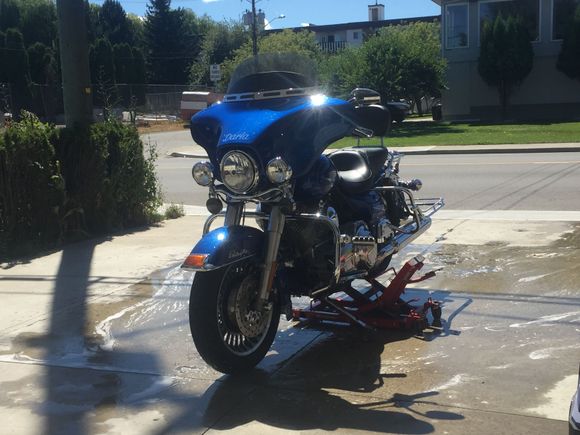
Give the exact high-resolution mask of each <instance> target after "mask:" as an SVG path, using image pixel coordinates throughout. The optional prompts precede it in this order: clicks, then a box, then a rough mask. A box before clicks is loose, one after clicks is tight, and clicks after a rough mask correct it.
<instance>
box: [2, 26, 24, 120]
mask: <svg viewBox="0 0 580 435" xmlns="http://www.w3.org/2000/svg"><path fill="white" fill-rule="evenodd" d="M4 45H5V47H6V50H4V56H3V61H4V64H3V67H2V69H3V70H4V74H5V79H6V81H7V82H8V83H10V84H11V85H12V91H13V96H12V97H13V98H12V101H13V104H14V107H13V110H14V113H15V114H16V115H18V113H19V112H20V110H22V109H23V108H25V107H27V104H28V103H29V97H30V92H29V89H28V85H29V82H30V68H29V64H28V53H27V52H26V50H25V48H24V39H23V38H22V33H20V31H18V30H17V29H8V30H7V31H6V37H5V44H4Z"/></svg>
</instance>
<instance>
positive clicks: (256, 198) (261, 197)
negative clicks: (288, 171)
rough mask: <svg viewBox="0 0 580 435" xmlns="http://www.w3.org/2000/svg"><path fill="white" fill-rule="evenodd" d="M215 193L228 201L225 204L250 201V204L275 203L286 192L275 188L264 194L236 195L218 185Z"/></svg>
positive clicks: (223, 186)
mask: <svg viewBox="0 0 580 435" xmlns="http://www.w3.org/2000/svg"><path fill="white" fill-rule="evenodd" d="M214 192H215V193H216V194H222V195H224V196H225V197H226V198H227V199H225V200H224V202H228V200H229V201H232V200H233V201H248V202H265V201H273V200H275V199H280V198H281V197H283V196H284V191H283V190H282V189H280V188H279V187H273V188H271V189H268V190H265V191H264V192H259V193H254V194H251V195H236V194H235V193H232V192H231V191H230V190H228V188H227V187H226V186H225V185H218V186H215V187H214Z"/></svg>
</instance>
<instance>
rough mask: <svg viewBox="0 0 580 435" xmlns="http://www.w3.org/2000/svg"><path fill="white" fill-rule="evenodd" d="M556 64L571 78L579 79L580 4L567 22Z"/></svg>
mask: <svg viewBox="0 0 580 435" xmlns="http://www.w3.org/2000/svg"><path fill="white" fill-rule="evenodd" d="M556 66H557V67H558V69H559V70H560V71H562V72H563V73H564V74H566V75H567V76H568V77H570V78H571V79H575V80H580V6H578V8H577V9H576V11H575V13H574V15H573V16H572V19H571V20H570V23H569V24H568V27H567V29H566V32H565V35H564V40H563V41H562V48H561V51H560V55H559V56H558V62H557V64H556Z"/></svg>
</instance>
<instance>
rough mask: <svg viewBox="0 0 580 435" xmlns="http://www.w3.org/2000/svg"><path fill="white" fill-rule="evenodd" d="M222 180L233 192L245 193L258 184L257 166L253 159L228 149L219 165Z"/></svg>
mask: <svg viewBox="0 0 580 435" xmlns="http://www.w3.org/2000/svg"><path fill="white" fill-rule="evenodd" d="M220 171H221V174H222V180H223V182H224V184H225V185H226V187H227V188H228V189H230V190H231V191H233V192H235V193H247V192H248V191H250V190H251V189H252V188H253V187H254V186H255V185H256V184H258V180H259V176H258V168H257V166H256V164H255V163H254V160H253V159H252V158H251V157H250V156H249V155H247V154H246V153H243V152H241V151H230V152H229V153H227V154H226V155H225V156H224V158H223V159H222V162H221V165H220Z"/></svg>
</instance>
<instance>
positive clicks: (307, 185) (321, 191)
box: [183, 54, 444, 373]
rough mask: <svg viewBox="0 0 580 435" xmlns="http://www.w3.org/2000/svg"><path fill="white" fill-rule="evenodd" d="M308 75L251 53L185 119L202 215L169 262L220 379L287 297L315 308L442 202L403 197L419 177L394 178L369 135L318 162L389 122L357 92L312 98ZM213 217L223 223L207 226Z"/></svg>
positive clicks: (247, 359) (261, 335) (316, 91)
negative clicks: (186, 288)
mask: <svg viewBox="0 0 580 435" xmlns="http://www.w3.org/2000/svg"><path fill="white" fill-rule="evenodd" d="M315 70H316V68H315V67H314V65H313V63H312V62H311V61H309V60H307V59H304V58H302V57H300V56H297V55H288V54H269V55H261V56H257V57H254V58H251V59H249V60H247V61H246V62H243V63H242V64H241V65H240V66H239V67H238V68H237V69H236V70H235V71H234V73H233V75H232V78H231V81H230V84H229V87H228V91H227V94H226V95H225V97H224V98H223V101H222V102H220V103H219V104H215V105H213V106H212V107H210V108H208V109H206V110H204V111H202V112H200V113H198V114H196V115H195V116H193V118H192V119H191V134H192V137H193V139H194V141H195V142H196V143H198V144H200V145H201V146H202V147H203V148H204V149H205V150H206V151H207V154H208V157H209V161H204V162H198V163H196V164H195V165H194V167H193V170H192V175H193V178H194V180H195V181H196V182H197V183H198V184H199V185H201V186H206V187H208V189H209V199H208V201H207V208H208V210H209V211H210V213H211V216H210V217H209V218H208V220H207V222H206V224H205V226H204V230H203V238H202V239H201V240H200V241H199V242H198V243H197V244H196V246H195V247H194V248H193V250H192V251H191V254H190V255H189V256H188V257H187V258H186V260H185V262H184V263H183V267H184V268H186V269H189V270H193V271H195V272H196V273H195V277H194V280H193V284H192V287H191V294H190V303H189V320H190V328H191V335H192V338H193V341H194V343H195V346H196V347H197V350H198V352H199V353H200V355H201V356H202V358H203V359H204V360H205V361H206V362H207V363H208V364H209V365H210V366H212V367H213V368H215V369H216V370H218V371H220V372H223V373H237V372H242V371H246V370H249V369H251V368H253V367H254V366H255V365H257V364H258V363H259V362H260V361H261V360H262V359H263V358H264V356H265V355H266V353H267V352H268V350H269V349H270V346H271V345H272V342H273V340H274V337H275V334H276V332H277V328H278V323H279V320H280V316H281V314H286V316H287V318H288V319H291V318H292V317H293V311H292V299H291V298H292V297H293V296H309V297H310V298H313V299H315V300H320V299H321V298H324V297H326V296H328V295H331V294H336V293H338V292H341V291H344V290H345V289H347V288H349V287H350V285H351V283H352V282H353V281H354V280H355V279H375V278H378V277H380V276H381V275H382V274H384V273H385V272H386V271H387V269H388V267H389V264H390V261H391V257H392V256H393V255H394V254H396V253H397V252H399V251H400V250H401V249H402V248H403V247H405V246H406V245H408V244H409V243H410V242H412V241H413V240H415V239H416V238H417V237H418V236H420V235H421V234H422V233H424V232H425V231H426V230H427V229H428V228H429V227H430V225H431V216H432V215H433V214H434V213H435V212H436V211H438V210H439V209H440V208H441V207H443V205H444V203H443V200H442V199H440V198H436V199H432V200H416V199H415V198H414V194H413V192H414V191H418V190H419V189H420V188H421V186H422V184H421V182H420V181H419V180H411V181H409V182H405V181H403V180H401V179H400V177H399V166H400V161H401V155H399V154H397V153H394V152H389V151H388V150H387V149H386V148H384V147H383V146H382V139H381V145H380V146H375V147H360V146H357V147H352V148H348V149H341V150H337V151H335V152H333V153H331V154H329V155H326V154H324V153H323V151H324V150H325V149H326V148H327V147H328V146H329V145H330V144H332V143H334V142H336V141H337V140H339V139H342V138H344V137H347V136H357V137H359V138H360V137H372V136H373V135H374V136H379V137H381V138H382V137H383V136H384V135H385V134H386V133H387V132H388V129H389V126H390V121H391V119H390V115H389V111H388V110H387V109H386V108H385V107H384V106H381V105H380V104H378V103H379V100H380V97H378V94H377V93H375V92H373V91H371V90H368V89H356V90H355V91H353V93H352V94H351V98H350V99H349V100H348V101H346V100H341V99H337V98H330V97H327V96H325V95H323V94H321V93H320V88H319V87H318V86H317V82H316V74H315ZM224 204H225V205H226V209H225V212H224V211H222V210H223V205H224ZM249 204H254V205H255V209H253V210H252V209H250V208H249V207H248V205H249ZM219 217H223V219H224V224H223V226H222V227H220V228H217V229H214V230H211V227H212V224H213V222H214V221H215V220H216V219H217V218H219Z"/></svg>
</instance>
